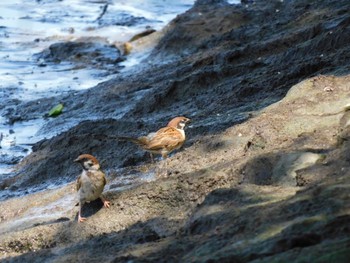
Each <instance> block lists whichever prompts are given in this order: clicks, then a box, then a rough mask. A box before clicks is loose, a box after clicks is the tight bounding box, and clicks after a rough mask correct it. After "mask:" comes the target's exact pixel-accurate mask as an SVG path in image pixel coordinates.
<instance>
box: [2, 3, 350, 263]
mask: <svg viewBox="0 0 350 263" xmlns="http://www.w3.org/2000/svg"><path fill="white" fill-rule="evenodd" d="M209 3H210V5H209ZM216 3H217V4H216ZM277 10H278V12H277ZM324 10H327V12H325V11H324ZM348 21H349V14H348V1H345V0H341V1H336V2H334V1H328V0H322V1H311V2H310V1H308V2H307V3H305V1H299V0H293V1H283V2H281V1H255V2H254V4H252V5H249V6H242V5H228V4H223V2H222V1H198V2H197V3H196V6H195V7H194V8H192V9H190V10H188V11H187V12H186V13H184V14H182V15H179V16H178V17H177V18H176V19H175V20H173V21H172V23H171V24H170V25H169V26H168V28H167V29H166V32H165V36H164V37H163V38H162V40H161V41H160V42H159V44H158V46H157V47H156V49H154V51H153V54H151V56H150V57H149V58H148V61H149V63H150V65H149V67H147V68H142V69H141V70H139V71H137V72H131V73H128V74H126V75H120V76H117V77H116V78H114V79H112V80H109V81H107V82H105V83H101V84H99V85H98V86H96V87H94V88H92V89H90V90H87V91H81V92H77V93H76V94H73V93H68V94H65V95H62V96H58V97H56V98H46V99H42V100H41V103H40V105H39V104H38V103H37V102H18V105H15V106H13V108H12V109H11V110H8V111H7V110H6V108H0V113H1V114H2V116H4V115H6V117H7V118H9V119H11V118H12V119H13V120H14V121H16V119H15V117H16V116H17V117H18V116H21V118H23V119H31V118H37V117H36V116H42V113H44V112H46V111H47V109H48V108H50V107H49V106H48V105H55V103H56V102H58V101H60V102H62V103H64V105H66V108H65V109H66V111H65V114H62V115H61V116H60V118H56V119H54V120H49V121H48V122H47V123H46V124H45V127H43V128H42V130H41V131H39V133H40V132H41V133H42V134H47V135H48V137H47V139H45V140H42V141H40V142H38V143H36V144H35V145H34V147H33V152H32V153H31V154H30V155H29V156H27V157H26V158H25V159H24V160H23V161H22V162H20V163H19V164H18V165H17V166H16V171H15V173H16V174H15V175H14V176H13V177H12V178H11V180H9V181H7V182H6V184H4V185H3V187H4V188H5V189H4V190H3V191H1V195H2V196H1V198H2V201H1V202H0V211H1V215H0V232H1V244H0V257H1V258H2V259H4V260H10V261H13V262H26V261H31V260H33V258H35V260H37V261H62V262H70V261H76V259H77V258H79V260H80V261H94V260H95V259H96V261H97V260H98V261H104V262H113V261H116V262H123V261H124V262H126V261H135V262H161V261H167V262H254V261H255V262H281V261H288V262H292V261H305V262H312V261H314V260H315V258H316V259H318V260H319V261H325V262H330V261H332V262H333V261H334V262H346V260H347V259H348V257H349V252H348V251H349V249H348V244H349V237H348V236H349V226H348V225H349V223H348V222H349V216H348V213H347V211H349V204H350V202H349V201H350V200H349V198H350V195H349V185H350V174H349V171H350V162H349V161H350V160H349V156H350V138H349V137H350V136H349V132H348V131H349V129H348V125H347V123H348V121H347V117H348V115H347V112H348V105H349V96H348V95H349V80H350V76H349V59H348V55H347V54H348V53H349V45H348V43H349V36H350V34H348V31H349V29H348V25H349V23H348ZM152 35H153V34H152ZM152 35H151V36H152ZM68 54H69V52H68ZM71 54H75V53H74V52H72V53H71ZM321 55H322V56H321ZM73 57H74V55H73ZM64 58H65V59H66V57H64ZM160 62H162V63H160ZM325 88H326V89H325ZM5 113H6V114H5ZM175 115H186V116H188V117H190V118H191V119H192V124H191V126H190V127H188V129H187V130H186V135H187V138H188V139H187V141H186V143H185V145H184V146H183V148H182V149H179V150H178V151H177V152H176V153H174V155H173V156H171V157H170V158H169V159H168V160H167V162H168V164H167V165H168V170H169V174H170V175H169V176H168V177H166V178H159V177H157V175H156V171H157V169H158V168H159V167H160V166H162V165H163V164H164V163H162V161H161V160H157V161H156V163H155V164H152V163H150V161H149V159H148V155H147V154H146V153H144V152H143V151H141V150H139V149H138V148H136V147H135V146H133V145H130V144H127V143H122V142H118V141H116V140H115V136H120V135H122V136H123V135H124V136H125V135H128V136H140V135H144V134H147V133H148V132H150V131H154V130H155V129H157V128H159V127H162V126H163V125H165V124H166V123H167V122H168V120H169V119H170V118H172V117H173V116H175ZM61 117H62V118H61ZM52 131H59V132H58V134H56V135H52ZM49 134H51V136H49ZM339 138H341V142H340V143H339V140H340V139H339ZM80 153H91V154H93V155H95V156H96V157H97V158H98V159H99V160H101V165H102V166H103V168H104V169H105V171H106V173H107V177H108V184H107V187H106V192H105V195H106V197H107V198H108V199H109V200H111V203H112V206H111V208H110V209H108V210H107V209H99V206H94V205H91V206H90V207H88V209H89V213H90V214H89V217H88V220H87V222H86V224H85V223H84V224H83V225H82V224H77V222H76V214H77V211H76V210H75V208H74V204H75V200H74V198H75V191H74V188H73V187H72V184H71V182H73V181H74V180H75V179H76V175H77V174H78V172H79V171H78V170H76V169H78V168H77V167H75V166H73V165H72V160H73V157H72V156H74V157H76V156H77V155H78V154H80ZM138 175H139V176H140V177H141V176H142V175H146V176H145V177H146V179H145V180H144V181H143V182H142V180H139V181H138V182H137V184H133V183H130V184H127V179H128V178H135V177H137V176H138ZM121 182H122V183H121ZM120 186H127V187H125V188H123V189H122V190H121V187H120ZM67 219H69V220H67ZM106 251H108V253H106Z"/></svg>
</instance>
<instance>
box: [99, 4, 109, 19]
mask: <svg viewBox="0 0 350 263" xmlns="http://www.w3.org/2000/svg"><path fill="white" fill-rule="evenodd" d="M107 8H108V4H105V5H104V6H103V9H102V13H101V14H100V15H99V16H98V18H96V21H98V20H100V19H101V18H102V17H103V16H104V14H105V13H106V12H107Z"/></svg>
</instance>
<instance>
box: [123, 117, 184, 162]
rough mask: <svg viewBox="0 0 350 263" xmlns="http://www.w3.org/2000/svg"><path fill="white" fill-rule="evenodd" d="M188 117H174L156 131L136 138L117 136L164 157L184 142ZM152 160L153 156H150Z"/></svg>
mask: <svg viewBox="0 0 350 263" xmlns="http://www.w3.org/2000/svg"><path fill="white" fill-rule="evenodd" d="M189 121H190V119H188V118H186V117H176V118H174V119H172V120H171V121H170V122H169V123H168V125H167V126H166V127H164V128H161V129H159V130H158V131H157V132H152V133H149V134H148V135H147V136H141V137H138V138H130V137H119V139H122V140H128V141H131V142H133V143H135V144H137V145H139V146H140V147H141V148H142V149H144V150H146V151H148V152H150V153H151V157H152V154H161V155H162V157H163V158H164V159H165V158H167V156H168V154H169V153H171V152H172V151H174V150H176V149H179V148H180V147H181V146H182V145H183V144H184V142H185V139H186V136H185V131H184V128H185V125H186V123H188V122H189ZM152 161H153V158H152Z"/></svg>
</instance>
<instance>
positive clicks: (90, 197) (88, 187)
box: [74, 154, 110, 222]
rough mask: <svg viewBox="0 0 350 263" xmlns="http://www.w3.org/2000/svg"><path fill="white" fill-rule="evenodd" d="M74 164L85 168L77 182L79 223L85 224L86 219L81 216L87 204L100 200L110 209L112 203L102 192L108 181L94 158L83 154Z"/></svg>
mask: <svg viewBox="0 0 350 263" xmlns="http://www.w3.org/2000/svg"><path fill="white" fill-rule="evenodd" d="M74 162H77V163H80V164H81V166H82V168H83V171H82V173H81V174H80V175H79V177H78V179H77V181H76V189H77V191H78V199H79V214H78V222H83V221H85V220H86V218H85V217H82V216H81V209H82V207H83V205H84V204H85V203H86V202H90V201H94V200H96V199H97V198H100V199H101V200H102V202H103V205H104V207H106V208H109V206H110V202H109V201H107V200H105V199H104V198H103V197H102V192H103V189H104V186H105V185H106V182H107V181H106V177H105V174H104V172H103V171H102V170H101V168H100V164H99V162H98V160H97V159H96V158H95V157H94V156H92V155H90V154H82V155H79V157H78V158H77V159H75V160H74Z"/></svg>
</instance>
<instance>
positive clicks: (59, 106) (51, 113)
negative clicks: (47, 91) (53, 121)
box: [49, 103, 63, 117]
mask: <svg viewBox="0 0 350 263" xmlns="http://www.w3.org/2000/svg"><path fill="white" fill-rule="evenodd" d="M62 110H63V104H62V103H60V104H57V105H56V106H55V107H53V108H52V109H51V110H50V111H49V117H56V116H58V115H60V114H61V113H62Z"/></svg>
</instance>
